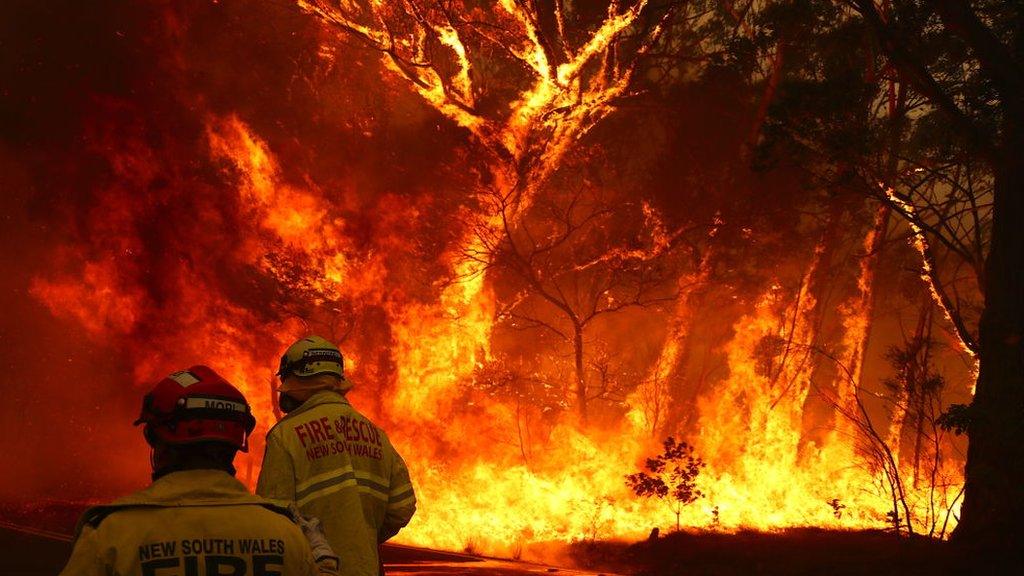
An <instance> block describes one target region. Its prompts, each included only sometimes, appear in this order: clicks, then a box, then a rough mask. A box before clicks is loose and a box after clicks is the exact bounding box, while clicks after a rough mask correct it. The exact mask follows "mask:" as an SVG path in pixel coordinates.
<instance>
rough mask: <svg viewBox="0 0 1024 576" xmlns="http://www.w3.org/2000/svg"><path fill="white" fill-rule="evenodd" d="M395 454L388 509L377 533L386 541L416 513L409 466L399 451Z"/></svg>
mask: <svg viewBox="0 0 1024 576" xmlns="http://www.w3.org/2000/svg"><path fill="white" fill-rule="evenodd" d="M392 450H393V449H392ZM394 454H395V458H394V461H393V463H392V468H391V486H390V490H389V493H388V509H387V513H386V514H385V516H384V524H383V525H382V526H381V527H380V532H379V533H378V535H377V539H378V540H379V541H380V542H386V541H388V540H389V539H390V538H391V537H392V536H394V535H395V534H398V531H399V530H401V529H402V528H403V527H405V525H406V524H408V523H409V520H412V515H413V514H415V513H416V493H415V491H413V488H412V480H411V479H410V478H409V468H408V467H406V465H405V461H404V460H402V457H401V456H399V455H398V453H397V452H395V453H394Z"/></svg>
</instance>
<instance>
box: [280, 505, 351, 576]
mask: <svg viewBox="0 0 1024 576" xmlns="http://www.w3.org/2000/svg"><path fill="white" fill-rule="evenodd" d="M288 511H289V512H290V513H291V515H292V520H294V521H295V523H296V524H298V526H299V528H300V529H302V535H303V536H305V538H306V542H308V543H309V548H310V550H311V551H312V553H313V558H314V559H315V560H316V567H317V571H318V573H319V574H320V576H337V575H338V574H339V572H340V570H341V566H340V564H341V562H340V560H339V559H338V554H337V553H335V552H334V548H331V544H330V542H328V541H327V536H326V535H325V534H324V527H323V524H321V523H320V519H319V518H317V517H316V516H306V515H304V514H303V513H302V512H301V511H300V510H299V507H298V506H296V505H295V503H294V502H293V503H292V504H291V505H290V506H289V507H288Z"/></svg>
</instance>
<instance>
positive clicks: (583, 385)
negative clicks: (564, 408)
mask: <svg viewBox="0 0 1024 576" xmlns="http://www.w3.org/2000/svg"><path fill="white" fill-rule="evenodd" d="M572 351H573V357H574V358H573V359H574V361H575V364H574V365H575V376H576V414H577V415H578V416H579V419H580V426H581V427H586V425H587V420H588V419H589V417H590V415H589V413H588V410H587V374H586V368H585V366H584V365H583V326H580V325H579V324H576V325H574V326H573V332H572Z"/></svg>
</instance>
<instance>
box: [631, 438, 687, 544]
mask: <svg viewBox="0 0 1024 576" xmlns="http://www.w3.org/2000/svg"><path fill="white" fill-rule="evenodd" d="M664 447H665V451H664V452H662V453H661V454H659V455H658V456H655V457H654V458H648V459H647V462H646V463H645V468H646V469H647V472H642V471H641V472H637V473H635V474H630V475H628V476H626V485H627V486H629V487H630V489H632V490H633V493H635V494H636V495H637V496H640V497H644V498H658V499H660V500H664V501H666V502H667V503H668V505H669V507H670V508H671V509H672V512H673V513H674V514H675V515H676V530H677V531H678V530H679V516H680V514H682V512H683V507H684V506H686V505H688V504H692V503H694V502H696V501H697V500H698V499H699V498H701V497H703V496H704V494H703V493H702V492H701V491H700V490H699V489H698V488H697V476H698V475H699V474H700V470H701V468H703V467H704V461H703V460H701V458H700V457H698V456H696V455H695V454H694V453H693V447H692V446H690V445H689V444H687V443H686V442H684V441H682V440H679V441H677V440H676V439H675V438H673V437H672V436H669V437H668V438H666V439H665V442H664ZM648 472H649V473H648Z"/></svg>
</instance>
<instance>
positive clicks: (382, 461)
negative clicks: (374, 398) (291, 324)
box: [256, 336, 416, 576]
mask: <svg viewBox="0 0 1024 576" xmlns="http://www.w3.org/2000/svg"><path fill="white" fill-rule="evenodd" d="M277 374H278V376H279V377H280V378H281V386H280V389H279V396H278V405H279V406H280V408H281V411H282V412H285V413H286V416H285V417H284V418H283V419H282V420H281V421H280V422H278V423H277V425H276V426H274V427H273V428H272V429H271V430H270V431H269V432H268V433H267V447H266V454H265V456H264V457H263V468H262V470H261V471H260V477H259V481H258V483H257V485H256V493H257V494H260V495H261V496H265V497H267V498H275V499H289V500H294V501H295V502H296V503H297V505H298V507H299V509H301V510H302V512H304V513H306V514H309V515H312V516H315V517H318V518H320V520H322V521H323V525H324V532H325V534H326V536H327V540H328V541H329V542H330V544H331V546H332V547H333V548H334V550H335V551H336V552H337V553H338V556H339V557H340V558H341V572H342V574H344V575H345V576H376V575H377V574H379V573H381V572H382V569H381V564H380V560H379V556H378V547H379V545H380V544H381V543H383V542H385V541H386V540H388V539H389V538H391V537H392V536H394V535H395V534H397V533H398V531H399V530H400V529H402V527H404V526H405V525H406V524H408V523H409V520H410V519H411V518H412V515H413V513H414V512H415V511H416V497H415V495H414V494H413V488H412V482H411V481H410V479H409V471H408V469H407V468H406V466H405V462H404V461H403V460H402V457H401V456H399V455H398V452H396V451H395V449H394V447H393V446H392V445H391V442H390V441H389V440H388V437H387V434H385V433H384V431H383V430H381V429H380V428H378V427H377V426H376V425H375V424H373V423H372V422H370V421H369V420H368V419H366V418H365V417H364V416H363V415H362V414H360V413H359V412H358V411H356V409H355V408H353V407H352V405H351V404H350V403H349V401H348V399H347V398H346V394H347V393H348V391H349V390H351V389H352V381H351V380H349V379H348V378H346V376H345V371H344V359H343V358H342V355H341V351H339V350H338V348H337V347H336V346H334V345H333V344H331V343H330V342H328V341H327V340H325V339H324V338H321V337H319V336H310V337H308V338H302V339H301V340H299V341H297V342H295V343H294V344H293V345H292V346H291V347H289V348H288V350H287V351H286V352H285V354H284V356H282V357H281V365H280V368H279V370H278V373H277Z"/></svg>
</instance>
